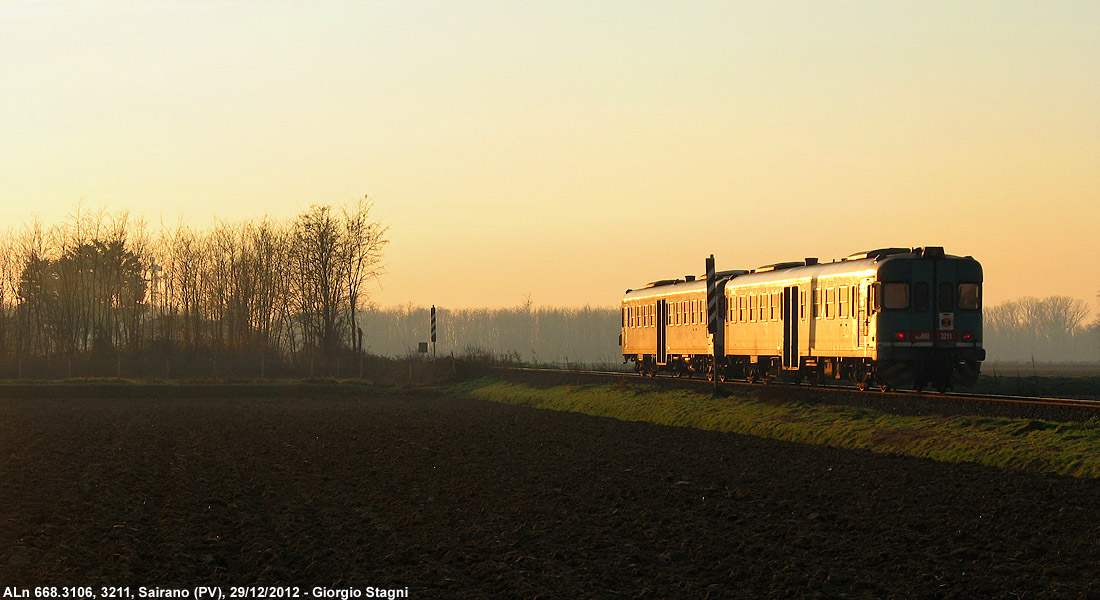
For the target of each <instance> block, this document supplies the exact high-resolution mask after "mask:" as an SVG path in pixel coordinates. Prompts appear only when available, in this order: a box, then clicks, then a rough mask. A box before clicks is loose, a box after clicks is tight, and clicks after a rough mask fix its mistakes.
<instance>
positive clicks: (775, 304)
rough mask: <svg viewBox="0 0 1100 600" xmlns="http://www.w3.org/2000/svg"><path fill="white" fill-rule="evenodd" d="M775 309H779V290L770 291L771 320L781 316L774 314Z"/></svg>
mask: <svg viewBox="0 0 1100 600" xmlns="http://www.w3.org/2000/svg"><path fill="white" fill-rule="evenodd" d="M777 310H779V292H772V320H773V321H774V320H776V319H778V318H781V315H779V314H776V311H777Z"/></svg>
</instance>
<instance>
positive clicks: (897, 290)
mask: <svg viewBox="0 0 1100 600" xmlns="http://www.w3.org/2000/svg"><path fill="white" fill-rule="evenodd" d="M882 307H883V308H885V309H887V310H905V309H906V308H909V284H908V283H884V284H882Z"/></svg>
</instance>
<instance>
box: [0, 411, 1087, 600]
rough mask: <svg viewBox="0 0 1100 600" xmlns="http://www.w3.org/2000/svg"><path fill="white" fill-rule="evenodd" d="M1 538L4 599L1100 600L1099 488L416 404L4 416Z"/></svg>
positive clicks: (693, 433) (622, 425) (530, 414)
mask: <svg viewBox="0 0 1100 600" xmlns="http://www.w3.org/2000/svg"><path fill="white" fill-rule="evenodd" d="M0 519H2V526H0V585H2V586H36V585H80V586H95V587H96V589H97V590H98V588H99V586H105V585H108V586H122V585H125V586H164V587H172V586H186V587H193V586H196V585H221V586H231V585H259V584H265V585H279V586H297V587H300V588H301V593H302V595H303V597H309V593H310V590H311V589H312V587H313V586H315V585H322V586H329V587H356V588H359V589H362V588H364V587H366V586H373V587H376V588H387V589H404V588H408V590H409V597H410V598H708V597H709V598H754V597H774V598H843V597H849V598H908V597H928V598H937V597H940V598H975V597H993V598H1100V484H1098V483H1097V482H1096V481H1091V480H1088V481H1086V480H1073V479H1066V478H1059V477H1047V476H1032V475H1025V474H1019V473H1006V472H1002V471H998V470H995V469H991V468H984V467H976V466H968V465H947V464H940V463H934V462H930V461H925V460H916V459H909V458H898V457H890V456H882V455H874V454H870V453H865V452H852V451H842V450H835V449H829V448H820V447H812V446H803V445H796V444H788V443H782V442H775V441H768V440H762V439H756V438H750V437H743V436H738V435H732V434H723V433H714V432H704V431H697V430H692V429H681V428H672V427H661V426H655V425H648V424H645V423H630V422H621V421H615V420H610V419H600V418H593V417H587V416H581V415H575V414H568V413H557V412H549V411H536V410H533V409H527V408H523V407H515V406H505V405H498V404H492V403H487V402H478V401H471V400H463V399H456V398H439V397H435V396H433V395H431V394H430V393H427V392H417V393H409V394H405V393H402V392H396V391H394V392H379V395H377V396H375V397H370V398H362V399H350V398H335V397H334V398H308V399H278V400H274V399H272V400H265V399H199V400H182V399H174V400H163V399H161V400H158V399H147V400H135V399H118V400H104V399H95V400H80V399H53V400H43V399H38V400H3V401H0ZM135 589H136V588H135ZM227 590H228V588H227Z"/></svg>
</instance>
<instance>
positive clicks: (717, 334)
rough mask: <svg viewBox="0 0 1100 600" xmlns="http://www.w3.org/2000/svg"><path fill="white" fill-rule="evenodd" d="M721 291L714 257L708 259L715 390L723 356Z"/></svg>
mask: <svg viewBox="0 0 1100 600" xmlns="http://www.w3.org/2000/svg"><path fill="white" fill-rule="evenodd" d="M721 296H722V294H721V290H719V289H718V279H717V277H715V274H714V255H713V254H711V255H710V257H708V258H707V332H708V333H710V335H711V339H712V340H713V356H711V361H712V362H711V369H710V378H711V380H713V381H714V386H715V389H717V387H718V358H719V357H721V356H722V355H723V351H724V349H723V344H722V335H721V334H722V332H721V331H720V328H719V327H718V315H719V310H720V306H719V304H720V302H719V300H720V299H721Z"/></svg>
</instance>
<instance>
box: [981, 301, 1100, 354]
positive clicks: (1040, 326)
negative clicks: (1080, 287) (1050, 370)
mask: <svg viewBox="0 0 1100 600" xmlns="http://www.w3.org/2000/svg"><path fill="white" fill-rule="evenodd" d="M1088 316H1089V306H1088V304H1087V303H1086V302H1084V301H1083V300H1078V299H1076V298H1069V297H1066V296H1050V297H1048V298H1030V297H1029V298H1021V299H1019V300H1010V301H1008V302H1003V303H1001V304H997V305H995V306H991V307H987V308H986V309H985V349H986V353H987V354H988V358H989V360H996V361H1023V362H1031V361H1040V362H1096V361H1100V319H1097V320H1095V321H1092V322H1091V323H1090V322H1088V320H1087V319H1088Z"/></svg>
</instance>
